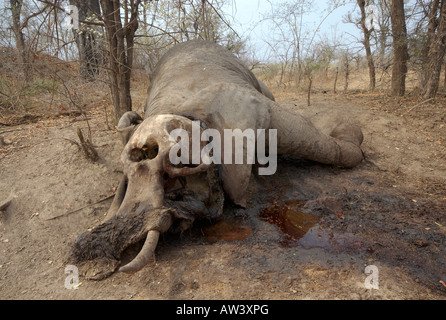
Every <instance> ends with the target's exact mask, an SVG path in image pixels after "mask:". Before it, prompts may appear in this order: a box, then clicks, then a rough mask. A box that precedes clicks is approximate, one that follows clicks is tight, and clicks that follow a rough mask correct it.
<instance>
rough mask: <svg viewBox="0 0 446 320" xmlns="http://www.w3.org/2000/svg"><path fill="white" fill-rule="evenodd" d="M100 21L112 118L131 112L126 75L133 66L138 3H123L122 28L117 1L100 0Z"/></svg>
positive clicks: (136, 1)
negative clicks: (107, 68)
mask: <svg viewBox="0 0 446 320" xmlns="http://www.w3.org/2000/svg"><path fill="white" fill-rule="evenodd" d="M100 3H101V8H102V13H103V21H104V24H105V30H106V34H107V43H108V49H109V57H108V60H109V75H110V90H111V94H112V100H113V108H114V109H113V110H114V119H115V122H116V123H117V122H118V121H119V119H120V118H121V116H122V115H123V114H124V113H125V112H127V111H131V110H132V98H131V96H130V76H131V72H132V66H133V55H134V42H135V32H136V30H137V29H138V7H139V5H140V3H141V0H124V3H123V4H122V7H123V8H124V26H123V25H122V22H121V3H120V1H119V0H101V2H100Z"/></svg>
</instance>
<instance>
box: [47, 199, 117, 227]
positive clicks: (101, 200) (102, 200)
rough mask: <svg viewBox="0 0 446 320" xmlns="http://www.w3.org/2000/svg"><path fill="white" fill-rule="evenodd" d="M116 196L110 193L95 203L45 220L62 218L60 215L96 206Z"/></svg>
mask: <svg viewBox="0 0 446 320" xmlns="http://www.w3.org/2000/svg"><path fill="white" fill-rule="evenodd" d="M114 196H115V194H112V195H109V196H107V197H105V198H102V199H100V200H98V201H96V202H95V203H90V204H87V205H86V206H83V207H81V208H78V209H76V210H71V211H68V212H66V213H64V214H61V215H60V216H55V217H51V218H48V219H45V220H47V221H48V220H54V219H57V218H60V217H64V216H67V215H70V214H72V213H76V212H79V211H81V210H84V209H86V208H89V207H92V206H95V205H97V204H99V203H101V202H104V201H107V200H108V199H111V198H113V197H114Z"/></svg>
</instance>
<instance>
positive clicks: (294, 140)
mask: <svg viewBox="0 0 446 320" xmlns="http://www.w3.org/2000/svg"><path fill="white" fill-rule="evenodd" d="M193 120H200V122H201V124H202V129H205V128H212V129H216V130H218V131H219V132H220V133H221V135H222V136H223V130H224V129H241V130H242V131H244V130H245V129H253V130H257V129H277V135H278V147H277V151H278V154H287V155H291V156H296V157H301V158H305V159H309V160H313V161H318V162H320V163H324V164H332V165H337V166H342V167H348V168H351V167H354V166H356V165H357V164H359V163H360V162H361V161H362V160H363V154H362V151H361V149H360V145H361V143H362V140H363V136H362V133H361V130H360V129H359V128H358V127H356V126H354V125H350V124H342V125H340V126H338V127H337V128H335V129H334V131H333V132H332V133H331V135H329V136H328V135H325V134H323V133H321V132H320V131H319V130H317V129H316V128H315V127H314V126H313V125H312V124H311V123H310V122H309V121H308V120H306V119H305V118H303V117H301V116H300V115H297V114H292V113H289V112H287V111H286V110H284V109H283V108H281V106H280V104H278V103H276V102H275V101H274V97H273V95H272V94H271V92H270V91H269V90H268V89H267V88H266V86H265V85H264V84H263V83H261V82H260V81H259V80H258V79H257V78H256V77H255V76H254V75H253V74H252V72H251V71H249V70H248V69H247V68H246V67H245V66H244V65H243V64H242V63H241V62H240V61H239V60H238V59H237V58H236V57H235V56H234V55H233V54H232V53H230V52H229V51H228V50H226V49H225V48H223V47H220V46H218V45H216V44H214V43H212V42H207V41H199V40H194V41H189V42H185V43H181V44H178V45H176V46H175V47H174V48H173V49H171V50H170V51H169V52H168V53H167V54H165V55H164V56H163V58H162V59H161V60H160V61H159V63H158V64H157V67H156V68H155V70H154V72H153V74H152V82H151V84H150V87H149V89H148V98H147V103H146V106H145V110H144V120H143V119H142V118H141V117H140V116H139V115H138V114H136V113H135V112H128V113H126V114H124V115H123V117H122V118H121V120H120V121H119V124H118V131H120V132H121V137H122V141H123V143H124V144H125V147H124V150H123V152H122V156H121V162H122V164H123V168H124V177H123V179H122V181H121V183H120V185H119V187H118V190H117V193H116V197H115V199H114V201H113V203H112V205H111V207H110V210H109V212H108V215H107V221H105V222H104V223H103V224H101V225H100V226H98V227H97V228H95V229H94V230H92V231H91V232H86V233H84V234H82V235H80V236H79V237H78V239H77V240H76V242H75V244H74V246H73V249H72V251H71V253H70V256H69V261H72V262H73V263H77V264H78V265H81V266H82V268H83V269H84V272H83V273H84V274H85V275H86V276H87V278H91V279H102V278H104V277H106V276H108V275H110V274H111V273H113V272H114V271H115V270H116V269H117V268H118V266H119V263H120V261H119V259H120V254H121V253H122V251H123V250H124V249H125V248H126V247H128V246H129V245H131V244H133V243H135V242H137V241H140V240H141V239H146V240H145V244H144V246H143V249H142V250H141V252H140V253H139V254H138V256H137V257H136V258H135V259H134V260H133V261H132V262H130V263H129V264H127V265H125V266H123V267H121V268H120V270H121V271H125V272H135V271H138V270H140V269H141V268H142V267H144V265H146V264H147V263H148V262H150V261H151V258H152V256H153V254H154V250H155V247H156V245H157V241H158V237H159V235H160V234H161V233H163V232H166V231H167V230H172V229H175V230H178V231H180V232H181V231H184V230H185V229H187V228H189V227H190V225H191V224H192V222H193V221H194V220H195V219H196V218H199V217H207V218H218V217H219V216H220V215H221V213H222V209H223V200H224V197H225V196H224V195H226V198H227V199H228V200H230V201H232V202H233V203H234V204H236V205H239V206H242V207H244V206H245V205H246V196H247V194H246V190H247V189H248V185H249V180H250V176H251V169H252V168H251V167H252V165H250V164H242V165H236V164H222V165H219V166H218V167H216V166H215V165H212V166H206V165H204V164H201V165H199V166H182V165H179V166H173V165H172V164H171V163H170V162H169V161H168V155H169V150H170V149H171V148H172V146H173V145H174V144H175V143H176V142H175V141H171V140H170V139H169V133H170V132H171V131H172V130H173V129H176V128H183V129H185V130H187V131H188V132H191V123H192V121H193ZM189 136H191V135H189ZM267 136H268V134H267ZM245 151H246V150H245ZM223 152H224V150H223V151H222V154H223ZM223 191H224V193H223Z"/></svg>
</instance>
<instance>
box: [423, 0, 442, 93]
mask: <svg viewBox="0 0 446 320" xmlns="http://www.w3.org/2000/svg"><path fill="white" fill-rule="evenodd" d="M439 7H440V0H433V1H432V6H431V8H430V11H429V14H428V17H429V22H428V25H427V37H426V42H425V43H424V46H423V48H422V50H421V60H422V72H421V87H422V88H424V87H425V86H426V82H427V79H428V78H429V70H428V65H429V50H430V46H431V43H432V40H433V39H434V37H435V31H436V30H437V27H438V21H437V13H438V8H439Z"/></svg>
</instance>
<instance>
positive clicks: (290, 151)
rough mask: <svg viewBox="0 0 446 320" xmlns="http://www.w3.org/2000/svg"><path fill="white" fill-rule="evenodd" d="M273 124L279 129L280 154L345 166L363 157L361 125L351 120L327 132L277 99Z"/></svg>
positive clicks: (272, 114) (272, 111)
mask: <svg viewBox="0 0 446 320" xmlns="http://www.w3.org/2000/svg"><path fill="white" fill-rule="evenodd" d="M271 128H272V129H277V138H278V142H277V151H278V153H279V154H286V155H290V156H295V157H299V158H304V159H308V160H312V161H316V162H320V163H323V164H331V165H335V166H340V167H346V168H352V167H354V166H356V165H358V164H359V163H360V162H361V161H362V160H363V158H364V156H363V153H362V150H361V148H360V145H361V143H362V140H363V135H362V132H361V129H360V128H359V127H357V126H355V125H352V124H342V125H340V126H338V127H336V128H335V129H334V130H333V131H332V133H331V134H330V135H326V134H324V133H322V132H321V131H319V130H318V129H317V128H316V127H315V126H314V125H313V124H312V123H311V122H310V121H309V120H307V119H305V118H304V117H302V116H301V115H298V114H293V113H291V112H289V111H287V110H285V109H284V108H283V107H281V106H280V105H279V104H277V103H276V104H274V105H273V106H272V107H271Z"/></svg>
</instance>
